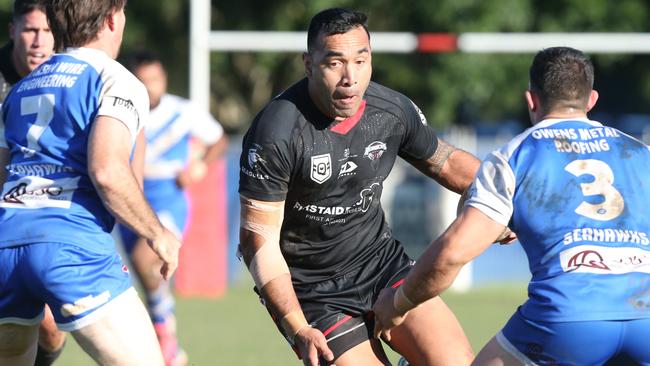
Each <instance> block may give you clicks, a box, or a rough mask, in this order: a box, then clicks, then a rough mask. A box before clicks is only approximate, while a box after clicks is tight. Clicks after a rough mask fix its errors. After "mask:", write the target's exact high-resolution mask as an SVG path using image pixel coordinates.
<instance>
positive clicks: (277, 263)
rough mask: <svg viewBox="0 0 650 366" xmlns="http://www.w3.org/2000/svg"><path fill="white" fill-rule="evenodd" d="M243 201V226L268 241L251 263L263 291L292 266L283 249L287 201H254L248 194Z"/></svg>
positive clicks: (252, 274) (250, 266)
mask: <svg viewBox="0 0 650 366" xmlns="http://www.w3.org/2000/svg"><path fill="white" fill-rule="evenodd" d="M240 202H241V205H242V216H241V224H240V225H241V228H242V229H244V230H247V231H249V232H251V233H254V234H256V235H258V236H260V237H262V238H263V239H264V243H263V244H262V246H261V247H259V249H257V251H256V252H255V255H254V256H253V259H252V260H251V261H250V264H249V266H248V271H249V272H250V273H251V276H252V277H253V281H255V286H257V288H258V289H260V290H261V289H262V288H263V287H264V286H265V285H266V284H267V283H269V282H271V281H272V280H274V279H276V278H278V277H280V276H282V275H284V274H289V267H288V266H287V262H286V261H285V259H284V257H283V256H282V252H281V250H280V228H281V226H282V219H283V216H284V204H278V203H276V204H273V203H265V202H260V201H253V200H251V199H247V198H245V197H241V200H240ZM244 212H245V213H246V214H244Z"/></svg>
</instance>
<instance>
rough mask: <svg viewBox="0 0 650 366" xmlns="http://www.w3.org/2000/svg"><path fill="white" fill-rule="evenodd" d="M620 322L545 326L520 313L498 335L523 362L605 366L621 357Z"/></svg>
mask: <svg viewBox="0 0 650 366" xmlns="http://www.w3.org/2000/svg"><path fill="white" fill-rule="evenodd" d="M621 334H622V324H621V322H619V321H579V322H578V321H577V322H554V323H551V322H543V321H537V320H532V319H527V318H525V317H524V316H523V315H522V314H521V313H520V312H519V311H517V312H516V313H515V314H514V315H513V316H512V317H511V318H510V320H509V321H508V323H506V325H505V327H504V328H503V329H502V330H501V332H499V333H498V334H497V340H498V341H499V343H500V345H501V346H502V347H503V348H504V349H505V350H506V351H508V352H509V353H510V354H511V355H513V356H514V357H515V358H517V359H519V360H521V361H522V362H531V363H536V364H556V365H602V364H603V363H605V362H606V361H607V360H608V359H610V358H611V357H612V356H614V355H615V354H616V353H617V349H618V346H619V344H620V340H621V338H620V337H621Z"/></svg>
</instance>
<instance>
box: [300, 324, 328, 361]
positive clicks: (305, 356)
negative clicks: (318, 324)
mask: <svg viewBox="0 0 650 366" xmlns="http://www.w3.org/2000/svg"><path fill="white" fill-rule="evenodd" d="M295 341H296V346H297V347H298V352H299V353H300V355H301V357H302V362H303V364H304V365H305V366H318V365H319V361H318V359H319V356H320V357H322V358H324V359H325V360H327V361H330V362H331V361H334V353H333V352H332V350H331V349H330V348H329V347H328V346H327V340H326V339H325V336H324V335H323V333H322V332H321V331H320V330H318V329H315V328H312V327H310V326H306V327H304V328H302V329H300V330H299V331H298V333H297V334H296V336H295Z"/></svg>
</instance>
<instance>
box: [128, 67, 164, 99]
mask: <svg viewBox="0 0 650 366" xmlns="http://www.w3.org/2000/svg"><path fill="white" fill-rule="evenodd" d="M133 74H134V75H135V77H137V78H138V79H139V80H140V81H141V82H142V84H144V86H145V88H147V93H149V106H150V108H152V109H153V108H155V107H157V106H158V104H159V103H160V98H161V97H162V96H163V94H165V92H166V91H167V74H166V73H165V69H163V66H162V65H161V64H160V62H152V63H150V64H144V65H140V66H138V67H137V68H136V69H135V70H134V73H133Z"/></svg>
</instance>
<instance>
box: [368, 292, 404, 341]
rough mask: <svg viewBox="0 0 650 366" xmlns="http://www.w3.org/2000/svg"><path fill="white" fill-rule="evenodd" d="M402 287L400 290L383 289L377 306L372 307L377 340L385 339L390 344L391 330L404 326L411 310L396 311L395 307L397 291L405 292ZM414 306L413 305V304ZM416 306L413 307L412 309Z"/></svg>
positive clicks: (402, 308) (376, 303)
mask: <svg viewBox="0 0 650 366" xmlns="http://www.w3.org/2000/svg"><path fill="white" fill-rule="evenodd" d="M401 289H402V287H400V288H399V289H398V290H395V289H392V288H386V289H383V290H382V291H381V292H380V293H379V297H378V298H377V301H376V302H375V305H374V306H373V307H372V310H373V311H374V313H375V330H374V333H373V334H374V336H375V337H376V338H380V337H381V338H384V339H385V340H386V341H387V342H390V339H391V336H390V332H391V330H392V329H393V328H394V327H396V326H398V325H400V324H402V322H403V321H404V319H406V315H407V312H408V310H410V308H407V307H401V309H399V310H398V309H396V306H395V300H394V299H395V294H396V293H397V291H403V290H401ZM411 305H412V304H411ZM412 307H414V306H411V308H412Z"/></svg>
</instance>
